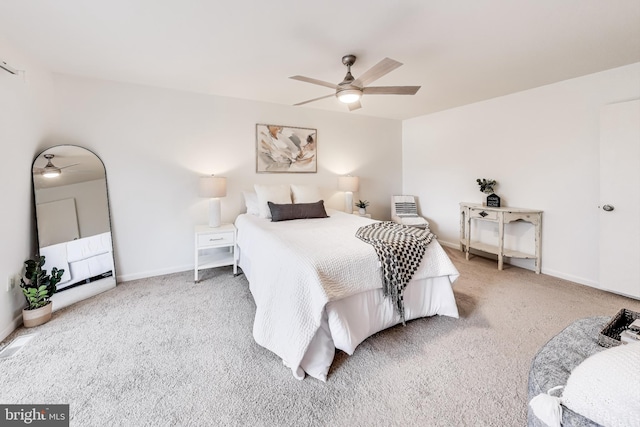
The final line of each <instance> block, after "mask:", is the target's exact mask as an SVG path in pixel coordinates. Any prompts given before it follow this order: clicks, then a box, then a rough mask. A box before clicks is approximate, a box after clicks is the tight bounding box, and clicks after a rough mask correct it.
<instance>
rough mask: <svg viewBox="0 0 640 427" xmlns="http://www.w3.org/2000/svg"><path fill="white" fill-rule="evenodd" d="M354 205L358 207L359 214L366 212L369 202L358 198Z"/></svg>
mask: <svg viewBox="0 0 640 427" xmlns="http://www.w3.org/2000/svg"><path fill="white" fill-rule="evenodd" d="M356 206H357V207H358V212H359V213H360V215H366V214H367V206H369V202H368V201H367V200H358V203H356Z"/></svg>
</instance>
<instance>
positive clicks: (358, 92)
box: [289, 55, 420, 111]
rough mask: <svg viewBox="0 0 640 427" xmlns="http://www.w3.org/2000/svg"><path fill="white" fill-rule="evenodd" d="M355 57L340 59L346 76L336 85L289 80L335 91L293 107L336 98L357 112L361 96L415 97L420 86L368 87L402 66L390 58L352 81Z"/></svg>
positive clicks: (313, 80) (309, 80) (293, 77)
mask: <svg viewBox="0 0 640 427" xmlns="http://www.w3.org/2000/svg"><path fill="white" fill-rule="evenodd" d="M355 62H356V56H355V55H345V56H343V57H342V63H343V64H344V65H346V66H347V75H346V76H345V77H344V80H342V82H340V83H338V84H334V83H329V82H325V81H322V80H317V79H312V78H310V77H304V76H292V77H289V78H290V79H294V80H300V81H302V82H307V83H312V84H315V85H320V86H326V87H328V88H331V89H335V94H333V93H332V94H330V95H325V96H321V97H319V98H314V99H310V100H308V101H304V102H299V103H297V104H294V105H304V104H308V103H309V102H314V101H318V100H320V99H325V98H329V97H331V96H334V95H335V96H336V97H337V98H338V99H339V100H340V101H341V102H343V103H345V104H347V106H348V107H349V111H353V110H357V109H358V108H361V107H362V104H360V98H361V97H362V95H415V94H416V92H418V89H420V86H369V87H367V85H368V84H369V83H372V82H373V81H375V80H378V79H379V78H380V77H382V76H384V75H385V74H387V73H390V72H391V71H393V70H395V69H396V68H398V67H399V66H401V65H402V63H401V62H398V61H394V60H393V59H390V58H384V59H383V60H382V61H380V62H378V63H377V64H376V65H374V66H373V67H371V68H369V69H368V70H367V71H365V72H364V73H363V74H362V75H361V76H360V77H358V78H357V79H354V78H353V76H352V75H351V66H352V65H353V64H355Z"/></svg>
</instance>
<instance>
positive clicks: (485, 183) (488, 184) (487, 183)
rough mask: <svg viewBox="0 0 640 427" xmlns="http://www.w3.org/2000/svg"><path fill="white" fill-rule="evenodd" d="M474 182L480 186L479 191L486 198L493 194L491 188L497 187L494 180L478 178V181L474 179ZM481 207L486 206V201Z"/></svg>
mask: <svg viewBox="0 0 640 427" xmlns="http://www.w3.org/2000/svg"><path fill="white" fill-rule="evenodd" d="M476 182H477V183H478V185H479V186H480V191H482V192H483V193H484V194H486V195H487V196H489V195H491V194H493V187H495V186H496V185H498V183H497V182H496V180H495V179H485V178H482V179H480V178H478V179H476ZM482 205H483V206H486V200H483V201H482Z"/></svg>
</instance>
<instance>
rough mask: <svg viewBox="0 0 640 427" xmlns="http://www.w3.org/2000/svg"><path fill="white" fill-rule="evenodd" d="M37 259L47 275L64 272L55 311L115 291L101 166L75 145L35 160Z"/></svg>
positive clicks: (58, 147) (105, 193) (95, 157)
mask: <svg viewBox="0 0 640 427" xmlns="http://www.w3.org/2000/svg"><path fill="white" fill-rule="evenodd" d="M32 168H33V192H34V197H35V205H36V225H37V229H38V246H39V252H40V255H42V256H44V257H45V265H44V268H46V270H47V271H51V269H52V268H53V267H57V268H58V269H64V271H65V272H64V275H63V276H62V280H61V281H60V283H59V284H58V290H57V292H56V294H55V295H54V296H53V298H52V301H53V310H60V309H61V308H64V307H66V306H68V305H70V304H73V303H74V302H77V301H80V300H83V299H86V298H89V297H91V296H93V295H96V294H98V293H100V292H103V291H106V290H108V289H111V288H113V287H115V285H116V280H115V277H116V275H115V265H114V261H113V260H114V257H113V245H112V240H111V224H110V216H109V200H108V197H107V180H106V172H105V168H104V164H103V163H102V160H100V158H99V157H98V156H96V155H95V154H94V153H92V152H91V151H89V150H87V149H85V148H82V147H77V146H74V145H59V146H56V147H51V148H49V149H47V150H45V151H44V152H42V153H40V154H39V155H38V156H36V158H35V160H34V161H33V166H32Z"/></svg>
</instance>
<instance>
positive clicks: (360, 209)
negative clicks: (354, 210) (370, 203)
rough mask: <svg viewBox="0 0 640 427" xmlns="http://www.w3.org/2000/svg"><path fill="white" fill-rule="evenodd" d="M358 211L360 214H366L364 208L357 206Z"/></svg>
mask: <svg viewBox="0 0 640 427" xmlns="http://www.w3.org/2000/svg"><path fill="white" fill-rule="evenodd" d="M358 212H359V213H360V215H366V214H367V210H366V209H365V208H359V209H358Z"/></svg>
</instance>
